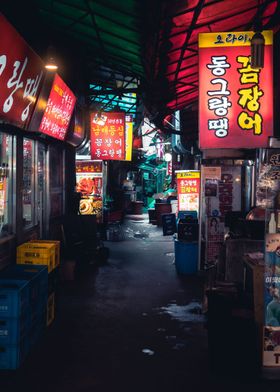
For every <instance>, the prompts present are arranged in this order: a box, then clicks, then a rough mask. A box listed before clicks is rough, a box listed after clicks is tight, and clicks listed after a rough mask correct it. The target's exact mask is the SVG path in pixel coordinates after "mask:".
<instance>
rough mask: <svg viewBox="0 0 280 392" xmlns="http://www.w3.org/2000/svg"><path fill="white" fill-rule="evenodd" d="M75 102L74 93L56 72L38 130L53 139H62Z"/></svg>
mask: <svg viewBox="0 0 280 392" xmlns="http://www.w3.org/2000/svg"><path fill="white" fill-rule="evenodd" d="M75 103H76V97H75V95H74V94H73V92H72V91H71V90H70V89H69V87H68V86H67V85H66V84H65V83H64V81H63V80H62V79H61V78H60V76H59V75H58V74H56V75H55V77H54V81H53V84H52V88H51V92H50V95H49V98H48V102H47V105H46V108H45V112H44V115H43V118H42V121H41V124H40V126H39V130H40V131H41V132H42V133H44V134H46V135H49V136H52V137H54V138H55V139H59V140H64V139H65V136H66V132H67V129H68V126H69V123H70V120H71V116H72V113H73V110H74V106H75Z"/></svg>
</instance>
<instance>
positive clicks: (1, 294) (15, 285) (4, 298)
mask: <svg viewBox="0 0 280 392" xmlns="http://www.w3.org/2000/svg"><path fill="white" fill-rule="evenodd" d="M29 303H30V302H29V282H28V281H27V280H16V279H0V317H20V316H21V315H22V314H23V312H24V311H26V310H27V309H28V306H29Z"/></svg>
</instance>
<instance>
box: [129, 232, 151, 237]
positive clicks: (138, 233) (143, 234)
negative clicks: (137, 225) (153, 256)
mask: <svg viewBox="0 0 280 392" xmlns="http://www.w3.org/2000/svg"><path fill="white" fill-rule="evenodd" d="M133 237H134V238H148V237H149V233H146V232H145V231H143V232H140V231H136V232H135V233H134V235H133Z"/></svg>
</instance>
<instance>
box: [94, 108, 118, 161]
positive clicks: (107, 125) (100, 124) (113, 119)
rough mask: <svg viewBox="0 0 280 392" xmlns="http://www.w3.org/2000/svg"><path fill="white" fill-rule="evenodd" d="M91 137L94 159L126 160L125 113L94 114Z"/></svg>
mask: <svg viewBox="0 0 280 392" xmlns="http://www.w3.org/2000/svg"><path fill="white" fill-rule="evenodd" d="M90 135H91V137H90V140H91V158H92V159H101V160H124V159H125V113H122V112H116V113H113V112H106V113H100V114H99V113H92V114H91V118H90Z"/></svg>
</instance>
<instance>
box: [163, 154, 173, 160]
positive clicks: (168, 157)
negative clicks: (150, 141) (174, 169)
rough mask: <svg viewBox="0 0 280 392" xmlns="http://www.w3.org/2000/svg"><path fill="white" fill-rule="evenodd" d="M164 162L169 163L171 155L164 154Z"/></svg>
mask: <svg viewBox="0 0 280 392" xmlns="http://www.w3.org/2000/svg"><path fill="white" fill-rule="evenodd" d="M164 160H165V162H171V160H172V155H171V154H170V152H166V153H165V154H164Z"/></svg>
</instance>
